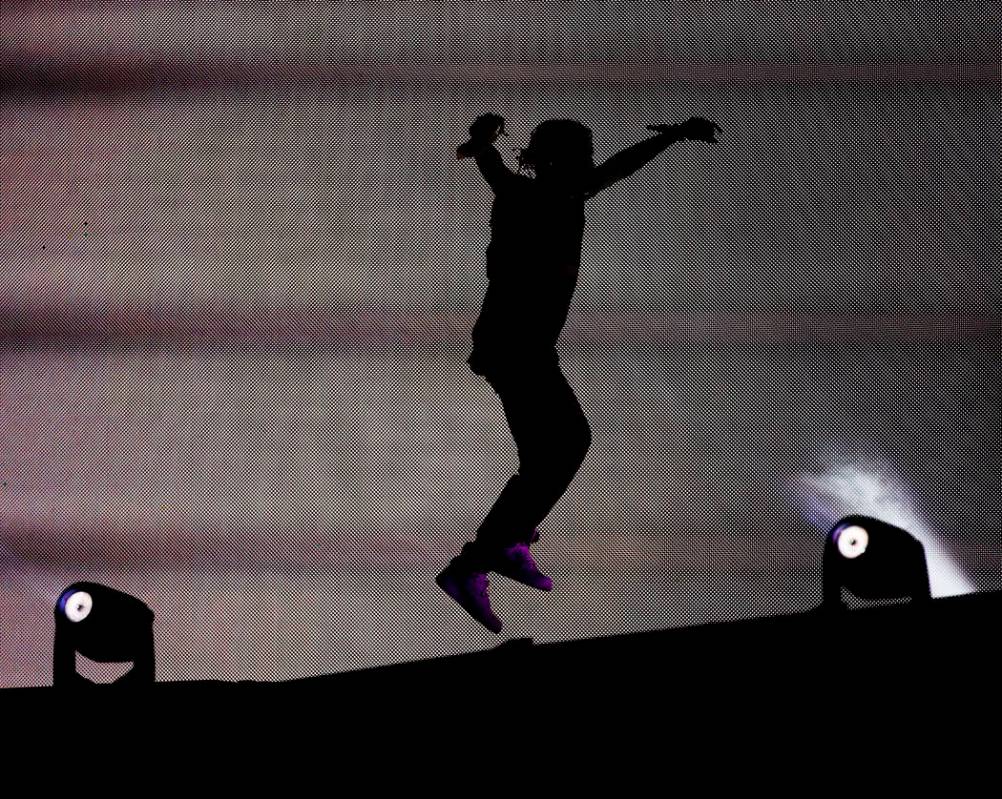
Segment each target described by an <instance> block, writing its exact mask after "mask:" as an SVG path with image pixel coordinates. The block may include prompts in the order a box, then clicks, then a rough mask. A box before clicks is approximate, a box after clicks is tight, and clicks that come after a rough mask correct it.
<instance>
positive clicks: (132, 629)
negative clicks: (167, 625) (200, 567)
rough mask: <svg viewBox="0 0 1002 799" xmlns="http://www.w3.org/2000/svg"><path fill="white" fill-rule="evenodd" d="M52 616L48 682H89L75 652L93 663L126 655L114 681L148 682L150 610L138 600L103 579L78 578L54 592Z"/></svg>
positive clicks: (150, 671) (114, 660)
mask: <svg viewBox="0 0 1002 799" xmlns="http://www.w3.org/2000/svg"><path fill="white" fill-rule="evenodd" d="M55 616H56V638H55V643H54V645H53V651H52V684H53V686H55V687H69V686H82V685H93V683H92V682H91V681H90V680H88V679H87V678H86V677H84V676H82V675H81V674H80V673H79V672H77V667H76V653H77V652H79V653H80V654H82V655H84V656H85V657H88V658H90V659H91V660H96V661H97V662H99V663H121V662H126V661H132V662H133V665H132V668H131V669H130V670H129V671H127V672H126V673H125V674H123V675H122V676H121V677H119V678H118V679H117V680H115V684H116V685H152V684H153V681H154V672H155V663H154V647H153V611H152V610H150V609H149V608H148V607H147V606H146V605H145V604H144V603H143V602H141V601H139V600H138V599H136V598H135V597H132V596H129V595H128V594H124V593H122V592H121V591H116V590H115V589H113V588H108V587H107V586H105V585H100V584H98V583H87V582H78V583H73V585H71V586H69V587H67V588H66V589H65V590H64V591H63V592H62V593H61V594H60V595H59V599H58V600H57V601H56V607H55Z"/></svg>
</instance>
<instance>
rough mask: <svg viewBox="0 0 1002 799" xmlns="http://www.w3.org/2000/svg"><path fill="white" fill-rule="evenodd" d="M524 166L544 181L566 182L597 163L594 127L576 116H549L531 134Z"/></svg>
mask: <svg viewBox="0 0 1002 799" xmlns="http://www.w3.org/2000/svg"><path fill="white" fill-rule="evenodd" d="M519 163H520V165H521V166H525V167H528V168H529V169H531V170H532V171H533V173H534V174H535V175H536V177H537V178H539V179H540V180H544V181H548V182H549V181H554V182H566V181H567V180H569V179H573V178H575V177H582V176H583V175H585V174H586V173H587V172H588V171H589V170H591V169H593V168H594V167H595V150H594V147H593V146H592V134H591V129H590V128H588V127H587V126H585V125H582V124H581V123H580V122H577V121H575V120H573V119H548V120H546V121H545V122H541V123H540V124H539V125H537V126H536V129H535V130H534V131H532V135H531V136H530V137H529V146H528V147H526V148H525V149H524V150H522V151H521V158H520V161H519Z"/></svg>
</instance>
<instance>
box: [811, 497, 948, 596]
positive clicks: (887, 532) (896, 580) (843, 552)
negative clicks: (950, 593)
mask: <svg viewBox="0 0 1002 799" xmlns="http://www.w3.org/2000/svg"><path fill="white" fill-rule="evenodd" d="M823 580H824V601H823V604H822V607H823V608H824V609H826V610H839V609H844V608H845V604H844V603H843V602H842V589H843V588H847V589H849V591H851V592H852V593H853V594H855V595H856V596H857V597H860V598H861V599H903V598H906V597H908V598H911V600H912V602H921V601H924V600H928V599H930V598H931V596H932V595H931V592H930V590H929V572H928V569H927V567H926V560H925V549H924V548H923V546H922V544H921V542H919V541H918V539H916V538H915V537H914V536H912V535H911V534H910V533H908V532H907V531H905V530H902V529H901V528H900V527H895V526H894V525H891V524H887V522H882V521H880V520H879V519H873V518H870V517H868V516H858V515H851V516H846V517H844V518H842V519H840V520H839V521H838V522H837V523H836V524H835V526H834V527H832V529H831V531H830V532H829V533H828V537H827V539H826V540H825V551H824V576H823Z"/></svg>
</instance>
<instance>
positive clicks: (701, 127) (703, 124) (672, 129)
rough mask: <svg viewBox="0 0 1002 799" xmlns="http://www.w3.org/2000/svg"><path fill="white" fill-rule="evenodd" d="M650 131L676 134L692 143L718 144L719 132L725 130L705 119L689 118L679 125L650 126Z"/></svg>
mask: <svg viewBox="0 0 1002 799" xmlns="http://www.w3.org/2000/svg"><path fill="white" fill-rule="evenodd" d="M647 129H648V130H653V131H656V132H657V133H674V134H676V135H677V136H679V137H680V138H683V139H689V140H690V141H705V142H709V143H710V144H717V143H718V142H717V139H716V135H717V131H720V132H723V128H721V127H720V125H717V124H715V123H713V122H710V120H708V119H703V117H689V118H688V119H687V120H686V121H685V122H680V123H679V124H677V125H648V126H647Z"/></svg>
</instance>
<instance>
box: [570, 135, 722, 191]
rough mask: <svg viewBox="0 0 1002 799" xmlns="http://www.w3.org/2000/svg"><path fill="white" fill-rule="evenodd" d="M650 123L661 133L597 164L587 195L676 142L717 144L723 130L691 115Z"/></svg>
mask: <svg viewBox="0 0 1002 799" xmlns="http://www.w3.org/2000/svg"><path fill="white" fill-rule="evenodd" d="M647 127H648V129H649V130H654V131H657V134H658V135H656V136H651V138H649V139H645V140H644V141H640V142H637V143H636V144H633V145H631V146H629V147H627V148H626V149H625V150H621V151H620V152H618V153H616V154H615V155H613V156H611V157H610V158H609V159H608V160H606V161H604V162H603V163H601V164H599V165H598V166H597V167H595V171H594V172H593V173H592V177H591V180H590V181H589V183H588V186H587V188H586V190H585V196H586V197H588V198H590V197H594V196H595V195H596V194H598V193H599V192H600V191H602V189H605V188H608V187H609V186H611V185H612V184H613V183H616V182H618V181H620V180H622V179H623V178H625V177H629V176H630V175H632V174H633V173H634V172H636V171H637V170H638V169H640V167H642V166H644V165H646V164H648V163H650V162H651V161H652V160H654V158H655V157H656V156H657V155H658V154H659V153H661V152H662V151H663V150H665V149H666V148H667V147H669V146H670V145H672V144H674V143H675V142H678V141H683V140H690V139H691V140H694V141H706V142H710V143H711V144H716V143H717V140H716V139H715V138H714V135H715V133H714V131H717V130H721V128H720V127H719V126H718V125H715V124H714V123H712V122H710V121H709V120H706V119H702V118H701V117H692V118H690V119H689V120H688V121H686V122H682V123H680V124H677V125H648V126H647Z"/></svg>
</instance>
